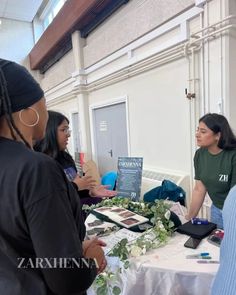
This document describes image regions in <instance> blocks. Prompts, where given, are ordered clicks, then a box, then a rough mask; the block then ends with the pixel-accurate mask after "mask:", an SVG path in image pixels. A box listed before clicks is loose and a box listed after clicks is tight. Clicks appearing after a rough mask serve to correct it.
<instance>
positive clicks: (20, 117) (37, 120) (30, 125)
mask: <svg viewBox="0 0 236 295" xmlns="http://www.w3.org/2000/svg"><path fill="white" fill-rule="evenodd" d="M27 109H30V110H32V111H34V112H35V114H36V117H37V119H36V121H35V122H34V123H33V124H27V123H25V122H24V120H23V119H22V112H23V111H25V109H23V110H21V111H20V113H19V119H20V122H21V123H22V124H23V125H25V126H27V127H34V126H36V125H37V124H38V122H39V113H38V112H37V111H36V110H35V109H34V108H32V107H28V108H27Z"/></svg>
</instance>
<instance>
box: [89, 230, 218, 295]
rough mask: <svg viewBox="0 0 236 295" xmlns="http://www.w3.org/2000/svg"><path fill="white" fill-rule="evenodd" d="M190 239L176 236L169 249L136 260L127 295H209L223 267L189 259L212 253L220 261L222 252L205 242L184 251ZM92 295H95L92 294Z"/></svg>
mask: <svg viewBox="0 0 236 295" xmlns="http://www.w3.org/2000/svg"><path fill="white" fill-rule="evenodd" d="M188 238H189V237H188V236H185V235H181V234H179V233H174V235H173V237H171V238H170V240H169V242H168V244H167V245H165V246H163V247H160V248H158V249H156V250H152V251H150V252H148V253H147V254H146V255H144V256H140V257H138V258H135V259H132V260H131V264H130V267H129V268H128V270H127V271H126V273H125V275H123V276H122V284H123V291H122V294H123V295H208V294H210V289H211V285H212V281H213V279H214V276H215V274H216V272H217V270H218V267H219V264H210V263H206V264H199V263H197V260H199V259H187V258H186V255H190V254H198V253H201V252H209V253H210V256H211V257H212V260H217V261H218V260H219V248H218V247H217V246H214V245H212V244H210V243H209V242H207V240H206V239H204V240H203V241H202V242H201V243H200V245H199V246H198V248H197V249H195V250H193V249H189V248H186V247H184V246H183V245H184V243H185V242H186V240H187V239H188ZM88 294H94V293H93V292H92V290H90V291H89V293H88Z"/></svg>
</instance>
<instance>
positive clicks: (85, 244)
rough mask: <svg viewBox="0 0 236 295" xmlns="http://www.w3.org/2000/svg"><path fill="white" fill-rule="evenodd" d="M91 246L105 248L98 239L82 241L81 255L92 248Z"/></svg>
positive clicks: (103, 243) (104, 244)
mask: <svg viewBox="0 0 236 295" xmlns="http://www.w3.org/2000/svg"><path fill="white" fill-rule="evenodd" d="M93 245H98V246H100V247H105V246H106V245H107V244H106V243H105V242H103V241H102V240H100V239H98V238H94V239H91V240H84V241H83V253H85V252H86V251H87V249H88V247H90V246H93Z"/></svg>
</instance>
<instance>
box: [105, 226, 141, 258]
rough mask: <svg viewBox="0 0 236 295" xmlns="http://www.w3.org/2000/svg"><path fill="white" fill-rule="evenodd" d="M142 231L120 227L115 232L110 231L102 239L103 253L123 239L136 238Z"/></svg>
mask: <svg viewBox="0 0 236 295" xmlns="http://www.w3.org/2000/svg"><path fill="white" fill-rule="evenodd" d="M141 235H142V233H136V232H132V231H130V230H128V229H126V228H122V229H120V230H119V231H117V232H116V233H112V234H111V235H109V236H106V237H103V238H102V240H103V241H104V242H105V243H106V247H104V248H103V250H104V253H105V255H107V254H108V253H109V252H110V251H111V250H112V249H113V247H114V246H115V245H116V244H117V243H119V242H120V241H121V240H123V239H127V240H128V242H131V241H134V240H136V239H137V238H138V237H140V236H141Z"/></svg>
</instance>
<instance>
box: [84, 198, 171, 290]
mask: <svg viewBox="0 0 236 295" xmlns="http://www.w3.org/2000/svg"><path fill="white" fill-rule="evenodd" d="M102 206H107V207H112V206H117V207H121V208H126V209H129V210H131V211H133V212H135V213H137V214H140V215H142V216H145V217H148V218H150V221H151V223H152V224H153V228H152V229H149V230H147V231H145V232H144V233H143V234H142V235H141V236H140V237H139V238H138V239H137V240H135V241H133V242H131V243H128V240H127V239H122V240H121V241H120V242H119V243H117V244H116V245H115V246H114V248H113V249H112V251H110V253H109V256H115V257H119V259H120V261H121V262H122V263H123V267H122V268H120V269H119V271H117V272H116V273H114V272H111V271H109V270H106V271H105V272H103V273H102V274H100V275H99V276H98V277H97V279H96V281H95V285H94V287H95V289H96V292H97V294H100V295H108V294H114V295H119V294H120V293H121V288H120V287H119V285H118V278H119V276H120V274H121V273H122V272H123V271H125V269H127V268H128V267H129V265H130V262H129V258H131V257H137V256H140V255H144V254H145V253H146V252H147V251H149V250H151V249H156V248H158V247H160V246H161V245H164V244H165V243H166V242H167V240H168V237H169V236H170V235H171V233H172V230H173V227H174V223H173V222H172V221H171V220H170V210H169V205H167V204H166V203H165V202H164V200H156V201H155V202H154V203H145V202H133V201H131V200H130V199H128V198H120V197H115V198H112V199H105V200H103V201H102V202H101V203H99V204H97V205H93V206H90V207H89V206H83V209H84V210H86V211H87V212H90V211H91V210H93V209H94V208H98V207H102Z"/></svg>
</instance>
